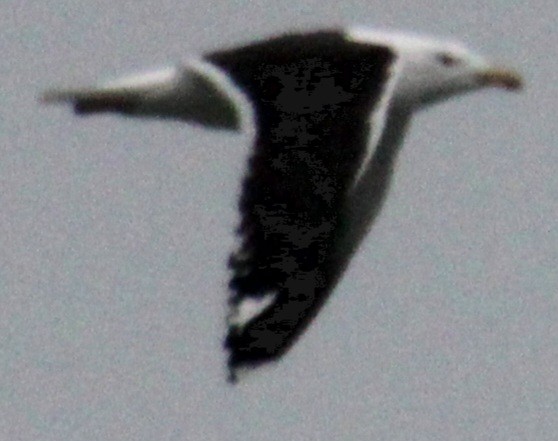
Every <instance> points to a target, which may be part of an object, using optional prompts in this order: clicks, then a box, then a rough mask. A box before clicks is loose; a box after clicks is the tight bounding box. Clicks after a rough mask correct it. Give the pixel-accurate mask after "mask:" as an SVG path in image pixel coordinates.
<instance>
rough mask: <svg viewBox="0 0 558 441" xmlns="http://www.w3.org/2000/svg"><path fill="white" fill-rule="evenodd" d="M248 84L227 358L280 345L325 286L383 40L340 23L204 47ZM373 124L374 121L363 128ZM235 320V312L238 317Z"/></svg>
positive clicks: (267, 352)
mask: <svg viewBox="0 0 558 441" xmlns="http://www.w3.org/2000/svg"><path fill="white" fill-rule="evenodd" d="M206 58H207V59H208V60H209V61H210V62H211V63H213V64H215V65H217V66H218V67H220V68H222V69H223V70H225V71H226V72H227V73H228V74H229V75H230V76H231V78H232V79H233V81H234V82H235V83H236V84H237V85H238V86H239V87H240V89H241V90H242V91H243V92H244V93H245V94H246V95H247V97H248V100H249V101H250V102H251V104H252V106H253V110H254V115H255V123H256V139H255V146H254V153H253V156H252V158H251V159H250V162H249V170H248V174H247V177H246V179H245V181H244V185H243V193H242V197H241V199H240V211H241V214H242V221H241V224H240V227H239V234H240V235H241V237H242V241H243V242H242V246H241V248H240V249H239V250H238V251H237V252H236V253H235V254H233V255H232V256H231V260H230V267H231V269H232V270H233V272H234V274H233V276H232V279H231V282H230V287H231V289H232V291H233V294H232V297H231V300H230V302H231V307H232V310H233V315H234V313H235V312H236V314H237V315H238V314H239V309H240V308H242V307H244V306H245V305H243V303H246V302H253V303H254V304H256V303H257V301H258V300H260V301H262V299H268V300H269V299H270V300H269V301H267V300H266V301H265V302H263V301H262V302H261V304H260V309H261V310H259V311H256V312H257V313H255V314H252V315H248V317H244V318H242V319H235V318H234V317H233V318H232V319H231V320H230V326H229V334H228V336H227V339H226V343H225V345H226V347H227V349H228V350H229V351H230V359H229V366H230V368H231V372H232V374H233V377H234V369H235V368H236V367H238V366H240V365H255V364H258V363H261V362H265V361H267V360H270V359H274V358H277V357H279V356H281V355H282V354H283V353H284V352H285V351H286V350H287V349H288V348H289V347H290V346H291V344H292V343H293V342H294V341H295V339H296V338H297V337H298V336H299V335H300V334H301V333H302V332H303V331H304V329H305V327H306V326H307V325H308V323H309V322H310V320H311V319H312V317H313V316H314V315H315V314H316V313H317V311H318V310H319V308H320V306H321V305H322V304H323V302H324V300H325V299H326V297H327V295H328V294H329V292H330V290H331V288H332V285H333V284H334V282H335V280H336V278H337V276H338V275H339V272H340V271H341V269H340V268H336V265H335V261H336V258H335V256H336V255H337V254H338V253H341V252H342V250H338V249H336V240H337V239H338V237H339V235H340V233H341V231H342V229H343V212H344V203H345V201H346V198H347V194H348V192H349V191H350V189H351V185H352V184H353V181H354V179H355V176H356V174H357V171H358V169H359V166H360V164H361V161H362V159H363V158H364V156H365V154H366V148H367V142H368V135H369V130H370V127H369V122H370V114H371V112H372V111H373V109H374V105H375V103H376V102H378V101H379V97H380V95H381V93H382V91H383V86H384V85H385V83H386V80H387V78H388V75H389V68H390V66H391V65H392V61H393V58H394V56H393V54H392V52H391V51H390V50H389V49H388V48H385V47H378V46H371V45H369V44H368V45H366V44H360V43H356V42H352V41H350V40H347V39H346V38H345V37H344V36H343V34H342V33H337V32H319V33H314V34H306V35H289V36H284V37H279V38H276V39H274V40H270V41H266V42H263V43H259V44H255V45H251V46H247V47H243V48H240V49H236V50H230V51H223V52H217V53H213V54H210V55H208V56H207V57H206ZM372 129H373V128H372ZM243 320H244V321H243Z"/></svg>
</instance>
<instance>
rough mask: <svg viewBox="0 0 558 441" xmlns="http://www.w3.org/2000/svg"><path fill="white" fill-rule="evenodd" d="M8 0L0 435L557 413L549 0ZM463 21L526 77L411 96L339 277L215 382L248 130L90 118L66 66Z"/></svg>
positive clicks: (239, 433) (273, 434) (376, 428)
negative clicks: (54, 103) (68, 88)
mask: <svg viewBox="0 0 558 441" xmlns="http://www.w3.org/2000/svg"><path fill="white" fill-rule="evenodd" d="M408 4H409V2H406V1H401V0H392V1H389V2H387V1H382V2H380V1H377V0H376V1H374V0H361V1H357V0H355V1H343V2H338V1H334V0H320V1H305V0H293V1H282V2H277V1H257V2H256V1H251V2H249V1H244V2H243V1H236V2H233V1H229V2H224V1H221V2H216V1H205V2H202V1H196V2H194V1H177V0H157V1H155V0H137V1H135V2H114V1H113V2H108V1H101V0H91V1H87V2H85V1H79V2H76V1H74V0H72V1H70V0H49V1H48V2H21V1H19V0H17V1H16V0H7V1H6V0H5V1H4V3H3V8H2V9H3V11H2V14H0V25H1V29H2V35H3V38H2V41H3V42H2V47H1V49H0V53H1V54H2V58H3V63H2V75H1V80H0V81H1V88H0V92H1V97H2V103H1V105H0V136H1V142H0V149H1V158H2V160H1V161H0V186H1V188H0V189H1V191H0V207H2V209H1V210H0V249H1V253H0V290H1V295H2V308H1V309H0V329H1V331H0V439H6V440H8V439H9V440H18V441H19V440H21V441H27V440H41V441H50V440H70V441H72V440H76V441H77V440H79V441H88V440H97V441H98V440H118V441H122V440H146V441H153V440H157V441H163V440H165V441H166V440H172V441H174V440H196V439H199V440H208V441H213V440H270V441H273V440H293V441H298V440H353V439H355V440H356V439H362V440H386V441H387V440H389V441H397V440H401V441H403V440H405V441H408V440H413V441H414V440H416V441H422V440H424V441H434V440H444V441H445V440H452V441H453V440H467V441H476V440H479V441H481V440H483V441H486V440H503V441H510V440H533V441H535V440H536V441H547V440H548V441H550V440H554V439H555V436H556V435H555V433H556V427H558V372H557V369H558V368H557V366H558V341H557V335H558V325H557V323H558V320H557V319H558V305H557V296H556V293H557V291H558V289H557V285H558V280H557V277H558V276H557V274H558V272H557V271H556V267H557V264H558V251H557V250H558V235H557V230H556V213H557V212H558V210H557V205H558V203H557V201H558V185H557V184H558V178H557V173H556V171H555V169H556V165H557V164H558V153H557V150H556V141H555V133H554V132H555V130H553V129H554V127H555V126H556V115H557V114H558V105H557V102H558V89H557V88H556V71H557V70H558V64H557V62H556V57H555V55H556V54H555V51H554V48H556V47H558V35H557V32H556V27H555V23H556V21H557V18H558V17H557V15H558V14H557V9H558V7H557V6H556V5H555V2H553V1H550V0H536V1H529V2H527V1H525V2H519V1H515V2H508V1H503V0H501V1H497V2H490V3H489V4H487V2H485V1H472V2H471V1H469V2H461V1H456V0H452V1H446V0H443V1H442V0H431V1H415V2H411V4H412V6H408ZM350 23H357V24H362V25H369V26H381V27H395V28H400V29H407V30H413V31H422V32H427V33H430V34H433V35H447V36H451V37H453V38H458V39H460V40H463V41H465V42H467V43H468V44H469V45H470V46H471V47H474V48H476V49H478V50H479V52H481V53H483V54H485V55H487V56H493V57H494V58H496V59H497V60H500V61H502V62H503V61H506V62H508V63H509V64H511V65H513V66H515V67H517V68H518V69H519V70H520V71H522V72H523V73H524V75H525V78H526V82H527V88H526V90H525V91H524V93H523V94H520V95H515V94H505V93H501V92H497V91H483V92H480V93H477V94H474V95H470V96H466V97H462V98H459V99H456V100H454V101H452V102H448V103H446V104H443V105H440V106H438V107H435V108H432V109H431V110H428V111H426V112H424V113H421V114H420V115H418V116H417V117H416V118H415V121H414V124H413V127H411V130H410V133H409V136H408V137H407V140H406V145H405V148H404V151H403V153H402V155H401V157H400V161H399V164H398V170H397V174H396V178H395V182H394V185H393V187H392V191H391V194H390V196H389V198H388V201H387V203H386V205H385V207H384V211H383V213H382V215H381V216H380V219H379V221H378V222H377V224H376V225H375V227H374V228H373V230H372V232H371V234H370V236H369V237H368V238H367V240H366V242H365V243H364V244H363V246H362V247H361V249H360V251H359V254H358V255H357V256H356V257H355V259H354V261H353V263H352V265H351V266H350V268H349V270H348V271H347V273H346V275H345V277H344V279H343V281H342V282H341V283H340V285H339V286H338V289H337V291H336V293H335V295H334V296H333V297H332V298H331V301H330V302H329V303H328V304H327V306H326V307H325V308H324V310H323V311H322V312H321V314H320V315H319V317H318V318H317V320H315V322H314V323H313V324H312V326H311V327H310V329H309V330H308V331H307V332H306V334H305V335H304V336H303V338H302V339H301V340H300V341H299V342H298V343H297V345H296V346H295V347H294V348H293V349H292V351H290V352H289V353H288V355H287V356H286V357H285V358H284V359H283V360H282V361H280V362H279V363H277V364H275V365H273V366H269V367H266V368H263V369H261V370H259V371H257V372H253V373H251V374H250V375H248V376H247V377H246V378H245V379H244V381H243V382H242V383H240V384H239V385H238V386H236V387H230V386H229V385H227V384H226V383H225V369H224V362H225V354H224V353H223V352H222V351H221V348H220V345H221V340H222V336H223V334H224V332H225V324H224V316H225V304H226V298H227V290H226V280H227V277H228V274H227V271H226V269H225V262H226V259H227V256H228V253H229V252H230V250H231V248H232V246H233V244H234V237H232V235H231V231H232V229H233V228H234V226H235V225H236V223H237V220H238V219H237V213H236V196H237V193H238V189H239V180H240V176H241V174H242V169H243V164H244V161H245V160H246V153H247V152H248V146H247V144H246V143H247V138H246V137H245V136H243V135H234V134H229V133H225V132H210V131H205V130H203V129H201V128H198V127H191V126H188V125H185V124H180V123H161V122H147V121H141V120H131V119H125V118H116V117H94V118H87V119H78V118H76V117H74V116H73V115H72V114H71V113H70V112H69V109H67V108H57V107H41V106H39V105H38V104H37V102H36V96H37V94H38V92H39V91H40V90H41V89H43V88H45V87H48V86H52V85H75V84H87V83H89V82H92V81H95V80H97V79H99V78H101V79H102V78H107V77H111V76H115V75H119V74H125V73H128V72H130V71H132V72H133V71H135V70H138V69H140V70H141V69H144V68H150V67H156V66H159V65H167V64H169V63H173V62H175V61H178V60H180V59H181V58H184V57H186V56H188V55H189V54H192V53H199V52H200V51H204V50H208V49H214V48H218V47H222V46H225V45H232V44H234V43H238V42H246V41H249V40H252V39H253V38H255V37H257V36H265V35H268V34H272V33H275V32H278V31H282V30H286V29H292V28H293V27H298V28H305V27H310V26H311V27H316V26H318V25H332V24H350Z"/></svg>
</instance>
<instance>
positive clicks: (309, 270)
mask: <svg viewBox="0 0 558 441" xmlns="http://www.w3.org/2000/svg"><path fill="white" fill-rule="evenodd" d="M485 86H497V87H502V88H505V89H509V90H516V89H519V88H520V87H521V78H520V76H519V75H518V74H517V73H515V72H514V71H512V70H509V69H505V68H502V67H496V66H494V65H493V64H491V63H489V62H488V61H486V60H485V59H484V58H482V57H480V56H478V55H476V54H475V53H473V52H471V51H470V50H468V49H467V48H465V47H464V46H462V45H461V44H459V43H456V42H448V41H445V40H437V39H432V38H427V37H422V36H417V35H411V34H406V33H399V32H387V31H374V30H370V29H365V28H350V29H345V30H325V31H317V32H308V33H291V34H286V35H283V36H279V37H274V38H270V39H268V40H263V41H261V42H256V43H253V44H248V45H246V46H241V47H236V48H232V49H225V50H222V51H216V52H212V53H208V54H206V55H204V56H202V57H200V58H196V59H190V60H188V61H186V62H184V63H182V64H179V65H178V66H175V67H172V68H169V69H164V70H160V71H155V72H148V73H146V74H141V75H137V76H131V77H125V78H123V79H120V80H117V81H113V82H110V83H106V84H103V85H100V86H98V87H93V88H90V89H78V90H54V91H49V92H47V93H46V94H45V95H44V96H43V100H44V101H46V102H69V103H71V104H72V105H73V107H74V110H75V111H76V112H77V113H79V114H91V113H96V112H116V113H122V114H126V115H131V116H152V117H157V118H161V117H166V118H175V119H181V120H184V121H188V122H193V123H200V124H203V125H205V126H208V127H212V128H221V129H230V130H240V129H244V130H249V131H250V130H251V133H253V137H254V140H253V153H252V156H251V158H250V160H249V164H248V171H247V173H246V177H245V179H244V185H243V191H242V195H241V196H240V203H239V208H240V211H241V221H240V226H239V229H238V234H239V235H240V236H241V239H242V244H241V246H240V248H239V249H238V250H236V251H235V252H234V253H233V254H232V256H231V258H230V262H229V266H230V268H231V270H232V273H233V275H232V278H231V281H230V289H231V291H232V295H231V298H230V308H231V312H230V315H229V318H228V326H229V329H228V335H227V337H226V341H225V346H226V348H227V349H228V351H229V361H228V365H229V369H230V375H231V376H230V378H231V380H234V379H235V378H236V371H237V369H238V368H240V367H254V366H256V365H258V364H260V363H263V362H267V361H270V360H274V359H277V358H278V357H280V356H281V355H283V354H284V353H285V352H286V351H287V350H288V349H289V348H290V347H291V345H292V344H293V342H294V341H295V340H296V339H297V337H299V336H300V335H301V333H302V332H303V331H304V329H305V328H306V327H307V326H308V324H309V323H310V321H311V320H312V318H313V317H314V316H315V315H316V314H317V312H318V311H319V309H320V307H321V306H322V305H323V304H324V302H325V300H326V299H327V298H328V296H329V294H330V293H331V291H332V290H333V288H334V287H335V285H336V283H337V281H338V280H339V278H340V276H341V275H342V274H343V272H344V269H345V268H346V266H347V264H348V263H349V261H350V259H351V256H352V255H353V254H354V252H355V250H356V248H357V247H358V245H359V243H360V242H361V240H362V238H363V237H364V235H365V234H366V233H367V231H368V230H369V228H370V225H371V223H372V221H373V220H374V218H375V216H376V215H377V213H378V211H379V209H380V207H381V205H382V201H383V199H384V196H385V193H386V190H387V188H388V185H389V181H390V177H391V175H392V170H393V166H394V161H395V159H396V156H397V153H398V151H399V147H400V144H401V141H402V139H403V136H404V132H405V129H406V127H407V126H408V123H409V121H410V117H411V115H412V113H413V112H414V111H415V110H417V109H419V108H423V107H425V106H426V105H429V104H432V103H436V102H440V101H442V100H444V99H446V98H449V97H451V96H454V95H458V94H461V93H464V92H468V91H472V90H475V89H479V88H482V87H485Z"/></svg>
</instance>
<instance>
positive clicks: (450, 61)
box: [436, 52, 459, 67]
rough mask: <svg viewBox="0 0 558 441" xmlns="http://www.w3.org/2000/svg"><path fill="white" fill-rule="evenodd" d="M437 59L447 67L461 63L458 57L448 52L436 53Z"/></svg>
mask: <svg viewBox="0 0 558 441" xmlns="http://www.w3.org/2000/svg"><path fill="white" fill-rule="evenodd" d="M436 61H438V63H440V64H441V65H443V66H446V67H451V66H455V65H457V64H459V59H458V58H456V57H455V56H453V55H451V54H448V53H446V52H442V53H439V54H436Z"/></svg>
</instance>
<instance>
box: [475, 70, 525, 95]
mask: <svg viewBox="0 0 558 441" xmlns="http://www.w3.org/2000/svg"><path fill="white" fill-rule="evenodd" d="M478 79H479V81H480V82H481V84H483V85H485V86H493V87H502V88H504V89H507V90H521V89H522V88H523V78H522V77H521V75H520V74H519V73H518V72H516V71H514V70H512V69H508V68H503V67H492V68H489V69H486V70H484V71H482V72H480V73H479V75H478Z"/></svg>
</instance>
